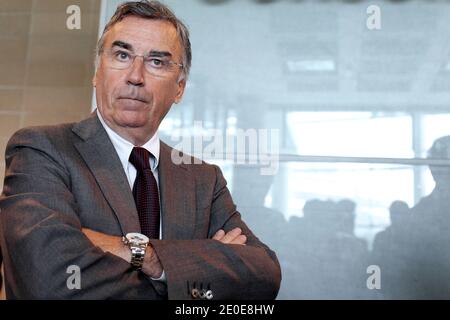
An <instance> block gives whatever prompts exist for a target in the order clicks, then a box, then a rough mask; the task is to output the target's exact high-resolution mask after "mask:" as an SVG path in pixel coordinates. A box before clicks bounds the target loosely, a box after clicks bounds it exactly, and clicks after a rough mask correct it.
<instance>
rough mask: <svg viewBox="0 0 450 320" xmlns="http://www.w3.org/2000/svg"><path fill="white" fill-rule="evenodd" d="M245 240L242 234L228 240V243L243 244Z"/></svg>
mask: <svg viewBox="0 0 450 320" xmlns="http://www.w3.org/2000/svg"><path fill="white" fill-rule="evenodd" d="M246 242H247V237H246V236H244V235H243V234H241V235H239V236H237V237H236V238H235V239H234V241H232V242H230V244H245V243H246Z"/></svg>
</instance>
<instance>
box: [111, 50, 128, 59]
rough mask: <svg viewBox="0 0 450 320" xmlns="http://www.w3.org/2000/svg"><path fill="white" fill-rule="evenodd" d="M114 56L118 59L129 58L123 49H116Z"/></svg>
mask: <svg viewBox="0 0 450 320" xmlns="http://www.w3.org/2000/svg"><path fill="white" fill-rule="evenodd" d="M114 56H115V57H116V59H117V60H120V61H127V60H128V59H129V58H130V55H129V54H128V53H127V52H125V51H117V52H116V53H114Z"/></svg>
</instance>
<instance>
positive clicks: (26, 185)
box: [0, 129, 164, 299]
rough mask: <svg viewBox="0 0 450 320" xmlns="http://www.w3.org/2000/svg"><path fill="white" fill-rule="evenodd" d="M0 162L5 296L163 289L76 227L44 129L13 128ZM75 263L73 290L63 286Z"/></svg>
mask: <svg viewBox="0 0 450 320" xmlns="http://www.w3.org/2000/svg"><path fill="white" fill-rule="evenodd" d="M5 160H6V172H5V181H4V187H3V193H2V195H1V197H0V210H1V212H0V241H1V247H2V252H3V258H4V264H5V276H6V282H7V285H8V286H7V295H8V298H18V299H107V298H112V299H134V298H136V299H161V298H162V296H160V295H159V294H158V292H160V293H162V294H163V295H164V290H162V289H161V288H159V291H158V290H156V288H157V287H158V286H159V285H161V284H156V283H155V282H153V281H151V280H149V279H148V277H146V276H145V275H144V274H142V273H141V272H138V271H133V270H131V269H130V265H129V263H127V262H126V261H124V260H122V259H121V258H119V257H116V256H114V255H112V254H110V253H107V252H103V251H102V250H100V249H99V248H98V247H95V246H94V245H93V244H92V243H91V242H90V241H89V239H88V238H87V237H86V236H84V234H83V233H82V232H81V227H82V226H81V223H80V220H79V217H78V215H77V201H76V199H75V198H74V197H73V194H72V193H71V177H70V175H69V173H68V171H67V170H66V169H65V165H64V160H63V158H62V157H61V156H60V154H59V153H58V150H57V148H55V146H54V145H53V144H52V142H51V141H50V139H49V138H48V133H45V132H43V130H38V129H23V130H20V131H18V132H17V133H16V134H15V135H14V136H13V137H12V138H11V139H10V141H9V143H8V145H7V148H6V155H5ZM77 268H79V270H80V278H79V279H80V282H79V284H80V288H79V289H77V288H76V287H75V288H73V286H71V285H70V283H71V282H72V281H74V278H71V276H75V273H74V271H73V270H77ZM68 284H69V285H68ZM155 286H156V287H155Z"/></svg>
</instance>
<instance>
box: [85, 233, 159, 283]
mask: <svg viewBox="0 0 450 320" xmlns="http://www.w3.org/2000/svg"><path fill="white" fill-rule="evenodd" d="M81 231H82V232H83V233H84V235H85V236H86V237H88V238H89V240H91V242H92V243H93V244H94V246H96V247H99V248H100V249H102V250H103V251H107V252H111V253H112V254H114V255H116V256H118V257H119V258H122V259H123V260H125V261H126V262H128V263H130V262H131V251H130V248H128V247H127V246H126V245H125V244H124V243H123V242H122V237H116V236H110V235H107V234H104V233H101V232H97V231H94V230H91V229H85V228H83V229H81ZM162 271H163V270H162V266H161V263H160V262H159V258H158V255H157V254H156V252H155V250H153V248H152V247H151V246H148V247H147V249H146V250H145V257H144V264H143V266H142V272H144V273H145V274H146V275H148V276H150V277H152V278H155V279H158V278H159V277H161V274H162Z"/></svg>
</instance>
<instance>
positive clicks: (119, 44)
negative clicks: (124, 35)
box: [112, 40, 133, 51]
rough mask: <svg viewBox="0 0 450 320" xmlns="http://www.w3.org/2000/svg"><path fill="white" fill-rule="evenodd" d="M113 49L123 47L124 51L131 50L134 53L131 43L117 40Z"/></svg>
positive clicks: (113, 44)
mask: <svg viewBox="0 0 450 320" xmlns="http://www.w3.org/2000/svg"><path fill="white" fill-rule="evenodd" d="M112 46H113V47H121V48H123V49H126V50H129V51H133V46H132V45H131V44H129V43H126V42H123V41H120V40H116V41H114V42H113V43H112Z"/></svg>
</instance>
